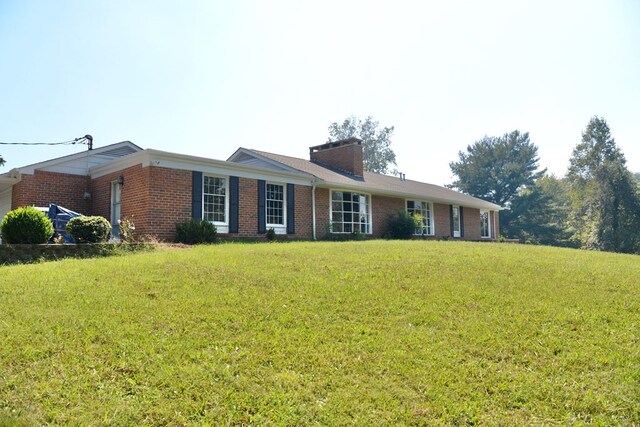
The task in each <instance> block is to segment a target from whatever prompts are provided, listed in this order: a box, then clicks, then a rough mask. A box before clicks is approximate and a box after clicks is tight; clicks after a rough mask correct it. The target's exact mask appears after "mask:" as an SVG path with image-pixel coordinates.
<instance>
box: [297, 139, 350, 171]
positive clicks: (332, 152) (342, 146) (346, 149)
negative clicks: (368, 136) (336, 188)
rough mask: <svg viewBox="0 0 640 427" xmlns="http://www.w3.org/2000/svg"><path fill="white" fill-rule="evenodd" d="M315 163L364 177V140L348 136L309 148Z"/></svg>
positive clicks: (310, 155)
mask: <svg viewBox="0 0 640 427" xmlns="http://www.w3.org/2000/svg"><path fill="white" fill-rule="evenodd" d="M309 157H310V158H311V161H312V162H313V163H317V164H319V165H321V166H324V167H328V168H330V169H337V170H339V171H341V172H347V173H350V174H351V175H355V176H358V177H362V172H363V165H362V160H363V159H362V140H360V139H358V138H348V139H343V140H340V141H335V142H327V143H326V144H322V145H316V146H315V147H310V148H309Z"/></svg>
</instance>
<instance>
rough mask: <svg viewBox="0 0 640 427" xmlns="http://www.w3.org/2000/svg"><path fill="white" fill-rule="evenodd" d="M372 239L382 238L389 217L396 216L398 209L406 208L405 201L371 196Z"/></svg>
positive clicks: (385, 232) (385, 231)
mask: <svg viewBox="0 0 640 427" xmlns="http://www.w3.org/2000/svg"><path fill="white" fill-rule="evenodd" d="M371 199H372V200H371V204H372V210H371V215H372V217H373V218H372V226H373V234H372V236H373V237H384V236H385V235H386V234H387V230H388V228H389V227H388V224H387V222H388V219H389V216H390V215H396V212H397V211H398V209H402V210H404V209H405V208H406V202H405V199H398V198H396V197H385V196H375V195H374V196H371Z"/></svg>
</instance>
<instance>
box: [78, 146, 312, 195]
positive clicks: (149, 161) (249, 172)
mask: <svg viewBox="0 0 640 427" xmlns="http://www.w3.org/2000/svg"><path fill="white" fill-rule="evenodd" d="M135 165H142V167H147V166H156V167H162V168H167V169H179V170H189V171H193V170H197V171H200V172H204V173H212V174H226V175H233V176H238V177H241V178H271V179H284V180H285V181H286V182H288V183H292V184H300V185H308V186H311V181H312V179H313V176H312V175H309V174H306V173H302V172H300V171H297V170H296V171H295V172H285V171H276V170H273V169H269V168H260V167H256V166H250V165H243V164H242V163H233V162H227V161H224V160H215V159H209V158H205V157H197V156H191V155H187V154H177V153H170V152H167V151H159V150H153V149H147V150H144V151H141V152H139V153H134V154H130V155H128V156H126V157H122V158H120V159H115V160H112V161H110V162H108V163H105V164H103V165H100V166H96V167H94V168H92V169H91V170H90V173H91V177H92V178H98V177H101V176H104V175H107V174H110V173H113V172H118V171H121V170H123V169H126V168H129V167H132V166H135Z"/></svg>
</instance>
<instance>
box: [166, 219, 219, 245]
mask: <svg viewBox="0 0 640 427" xmlns="http://www.w3.org/2000/svg"><path fill="white" fill-rule="evenodd" d="M217 238H218V231H217V230H216V226H215V225H213V224H212V223H210V222H209V221H204V220H193V219H192V220H190V221H187V222H181V223H178V224H176V241H177V242H178V243H185V244H187V245H197V244H200V243H215V242H216V240H217Z"/></svg>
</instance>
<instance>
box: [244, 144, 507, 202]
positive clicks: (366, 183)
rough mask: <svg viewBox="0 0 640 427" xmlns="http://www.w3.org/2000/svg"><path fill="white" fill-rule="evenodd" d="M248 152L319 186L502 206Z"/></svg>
mask: <svg viewBox="0 0 640 427" xmlns="http://www.w3.org/2000/svg"><path fill="white" fill-rule="evenodd" d="M249 151H251V152H253V153H255V154H257V155H258V156H262V157H265V158H267V159H270V160H273V161H276V162H278V163H281V164H283V165H286V166H289V167H292V168H294V169H297V170H299V171H301V172H305V173H308V174H310V175H313V176H314V177H316V178H317V179H318V180H319V182H318V183H317V186H318V187H332V188H345V189H354V190H360V191H364V192H368V193H373V194H382V195H394V196H399V197H406V198H417V199H424V200H428V201H431V202H436V203H444V204H458V205H461V206H467V207H472V208H477V209H489V210H499V209H501V208H500V206H498V205H496V204H494V203H491V202H487V201H486V200H482V199H478V198H477V197H473V196H469V195H467V194H462V193H459V192H457V191H454V190H450V189H448V188H445V187H441V186H439V185H434V184H427V183H424V182H420V181H413V180H410V179H407V180H404V181H403V180H401V179H400V178H398V177H395V176H389V175H381V174H377V173H371V172H364V176H363V177H362V178H360V177H356V176H353V175H349V174H344V173H340V172H337V171H334V170H331V169H328V168H326V167H323V166H320V165H318V164H315V163H312V162H310V161H308V160H304V159H299V158H296V157H289V156H283V155H280V154H273V153H267V152H265V151H259V150H249Z"/></svg>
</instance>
